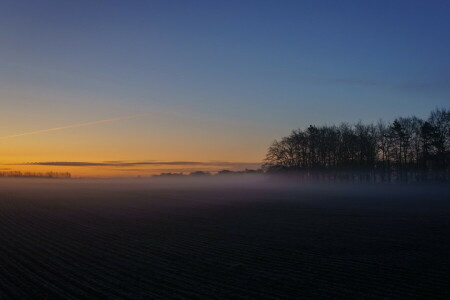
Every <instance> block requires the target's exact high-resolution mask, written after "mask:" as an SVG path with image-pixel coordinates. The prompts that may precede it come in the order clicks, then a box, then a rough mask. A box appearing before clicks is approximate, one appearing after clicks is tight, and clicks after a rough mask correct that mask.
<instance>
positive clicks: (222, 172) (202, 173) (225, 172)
mask: <svg viewBox="0 0 450 300" xmlns="http://www.w3.org/2000/svg"><path fill="white" fill-rule="evenodd" d="M262 173H264V172H263V170H262V169H257V170H253V169H245V170H243V171H231V170H220V171H218V172H217V173H215V174H212V173H211V172H208V171H194V172H191V173H189V174H184V173H182V172H181V173H161V174H158V175H154V176H153V177H183V176H184V177H185V176H192V177H196V176H197V177H198V176H200V177H202V176H226V175H239V174H262Z"/></svg>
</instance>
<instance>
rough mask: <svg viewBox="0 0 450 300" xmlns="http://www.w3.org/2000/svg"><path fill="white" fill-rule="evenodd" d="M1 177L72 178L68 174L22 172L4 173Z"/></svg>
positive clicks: (0, 173) (1, 173) (0, 174)
mask: <svg viewBox="0 0 450 300" xmlns="http://www.w3.org/2000/svg"><path fill="white" fill-rule="evenodd" d="M0 177H40V178H71V177H72V175H71V174H70V173H68V172H63V173H60V172H46V173H40V172H21V171H2V172H0Z"/></svg>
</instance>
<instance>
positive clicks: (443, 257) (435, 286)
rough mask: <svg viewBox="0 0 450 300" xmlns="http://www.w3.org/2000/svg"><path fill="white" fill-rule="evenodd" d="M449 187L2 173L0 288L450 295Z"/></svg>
mask: <svg viewBox="0 0 450 300" xmlns="http://www.w3.org/2000/svg"><path fill="white" fill-rule="evenodd" d="M449 196H450V188H449V187H448V186H444V185H429V186H426V185H420V186H411V185H403V186H402V185H382V184H373V185H350V184H346V185H344V184H331V183H327V184H325V183H320V182H300V181H299V180H298V179H294V178H291V179H290V180H287V179H286V178H278V177H273V176H272V177H270V176H264V175H240V176H239V175H235V176H225V177H218V176H214V177H207V178H191V177H186V178H145V179H25V178H18V179H12V178H2V179H1V180H0V237H1V241H2V243H1V244H0V262H1V268H0V278H1V280H0V298H2V299H3V298H11V299H18V298H34V297H38V296H39V295H46V296H47V297H48V298H65V299H71V298H82V297H87V296H89V298H125V299H148V298H160V297H163V298H195V297H202V298H277V297H280V296H282V297H283V298H286V299H287V298H298V296H299V295H301V296H304V297H306V298H322V299H323V298H333V297H337V298H343V299H381V298H384V299H385V298H388V299H391V298H392V299H411V298H428V299H446V298H448V297H450V289H449V288H448V282H449V281H450V261H449V260H448V253H450V241H449V239H448V236H449V234H450V202H449V201H448V199H449Z"/></svg>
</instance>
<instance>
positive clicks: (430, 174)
mask: <svg viewBox="0 0 450 300" xmlns="http://www.w3.org/2000/svg"><path fill="white" fill-rule="evenodd" d="M449 164H450V110H448V109H436V110H434V111H432V112H431V113H430V115H429V117H428V118H427V119H425V120H423V119H420V118H418V117H414V116H413V117H400V118H397V119H395V120H394V121H393V122H392V123H387V122H384V121H379V122H378V123H376V124H363V123H362V122H358V123H356V124H348V123H342V124H339V125H332V126H314V125H311V126H309V127H308V128H306V129H304V130H302V129H297V130H293V131H292V132H291V134H289V135H288V136H285V137H283V138H281V139H280V140H276V141H274V142H273V143H272V144H271V146H270V147H269V149H268V151H267V154H266V158H265V163H264V170H265V171H266V172H268V173H280V172H281V173H286V172H295V173H301V174H303V176H307V177H319V178H326V179H330V178H332V179H337V180H339V179H343V180H348V179H350V180H365V181H388V182H392V181H400V182H414V181H426V180H445V181H448V180H449V179H450V176H449V175H450V174H449V173H450V170H449V169H450V167H449Z"/></svg>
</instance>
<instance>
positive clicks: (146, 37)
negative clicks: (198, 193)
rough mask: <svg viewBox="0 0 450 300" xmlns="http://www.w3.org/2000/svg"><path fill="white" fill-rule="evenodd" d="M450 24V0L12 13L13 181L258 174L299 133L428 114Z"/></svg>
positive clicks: (437, 103)
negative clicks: (273, 151) (34, 176)
mask: <svg viewBox="0 0 450 300" xmlns="http://www.w3.org/2000/svg"><path fill="white" fill-rule="evenodd" d="M449 16H450V2H448V1H444V0H442V1H440V0H435V1H432V0H431V1H412V0H405V1H400V0H390V1H186V0H185V1H111V0H109V1H106V0H105V1H100V0H99V1H92V0H90V1H20V0H4V1H1V2H0V43H1V47H0V104H1V112H2V116H1V118H0V164H2V165H1V166H0V169H3V170H7V169H12V170H32V171H71V172H72V173H74V174H75V175H80V176H88V175H93V176H113V175H114V176H115V175H120V176H127V174H129V175H133V176H134V175H137V174H141V175H145V174H150V173H152V172H160V171H164V170H167V169H174V170H175V169H177V170H183V171H190V170H192V169H205V170H206V169H211V170H215V169H220V168H224V167H227V168H234V169H242V168H244V167H252V166H255V164H254V163H257V162H260V161H261V160H262V158H263V157H264V154H265V151H266V149H267V147H268V146H269V144H270V143H271V142H272V140H274V139H276V138H279V137H280V136H283V135H285V134H288V133H289V132H290V130H291V129H294V128H298V127H305V126H307V125H309V124H318V125H320V124H325V123H326V124H331V123H338V122H342V121H348V122H356V121H358V120H363V121H365V122H372V121H376V120H378V119H380V118H383V119H386V120H392V119H393V118H395V117H397V116H408V115H413V114H414V115H417V116H419V117H425V116H426V115H427V114H428V113H429V111H431V110H432V109H434V108H436V107H448V105H449V103H450V55H449V53H450V38H449V37H450V17H449ZM137 114H146V115H144V116H137V117H133V118H122V117H124V116H125V117H126V116H134V115H137ZM116 118H119V119H120V120H114V121H111V122H102V123H96V124H92V125H89V126H73V127H70V126H72V125H77V124H85V123H91V122H97V121H101V120H110V119H116ZM66 126H68V127H70V128H66V129H63V130H55V131H53V130H52V131H45V132H40V133H36V134H29V135H23V136H17V137H10V138H1V137H9V136H13V135H20V134H22V133H29V132H35V131H40V130H46V129H52V128H59V127H66ZM105 161H106V162H113V163H104V162H105ZM48 162H62V164H60V165H51V164H48ZM73 162H76V163H91V165H89V164H81V165H80V164H73ZM149 162H153V163H155V162H160V163H161V164H149ZM176 162H180V164H178V165H177V164H175V163H176ZM193 162H198V163H199V164H198V165H194V164H193ZM30 163H38V164H32V165H30ZM46 163H47V164H46ZM124 163H125V165H124Z"/></svg>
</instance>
